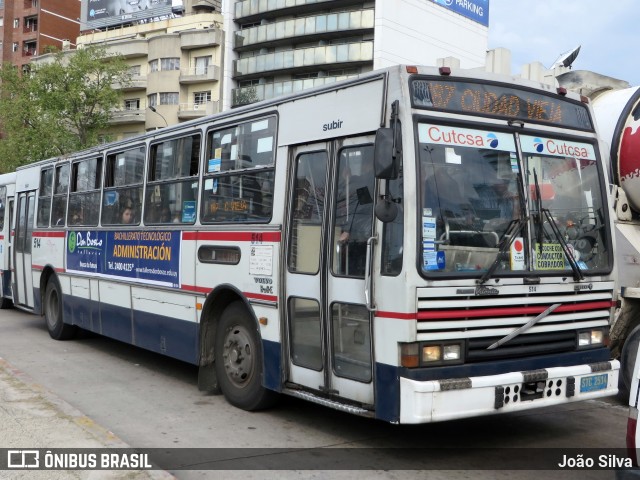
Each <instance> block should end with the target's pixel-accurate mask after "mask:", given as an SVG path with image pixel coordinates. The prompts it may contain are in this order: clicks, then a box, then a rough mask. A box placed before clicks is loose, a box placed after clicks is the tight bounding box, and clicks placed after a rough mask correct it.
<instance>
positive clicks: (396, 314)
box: [375, 311, 417, 320]
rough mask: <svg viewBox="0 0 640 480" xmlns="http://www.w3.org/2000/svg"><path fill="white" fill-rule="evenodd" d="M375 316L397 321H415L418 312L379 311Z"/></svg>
mask: <svg viewBox="0 0 640 480" xmlns="http://www.w3.org/2000/svg"><path fill="white" fill-rule="evenodd" d="M375 316H376V317H379V318H395V319H396V320H415V319H416V318H417V314H416V312H412V313H400V312H383V311H377V312H376V313H375Z"/></svg>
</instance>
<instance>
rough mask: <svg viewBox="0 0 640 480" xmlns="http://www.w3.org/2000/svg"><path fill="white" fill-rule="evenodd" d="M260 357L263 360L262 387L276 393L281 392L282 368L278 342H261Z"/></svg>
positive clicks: (280, 349) (280, 350)
mask: <svg viewBox="0 0 640 480" xmlns="http://www.w3.org/2000/svg"><path fill="white" fill-rule="evenodd" d="M262 356H263V358H264V375H263V378H262V383H263V385H264V386H265V387H266V388H268V389H270V390H276V391H278V392H280V391H282V381H281V375H280V368H281V366H282V364H281V360H282V347H281V345H280V344H279V343H278V342H272V341H271V340H263V341H262Z"/></svg>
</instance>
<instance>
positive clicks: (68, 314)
mask: <svg viewBox="0 0 640 480" xmlns="http://www.w3.org/2000/svg"><path fill="white" fill-rule="evenodd" d="M63 308H64V318H65V320H66V321H67V323H73V324H74V325H78V326H79V327H81V328H83V329H86V330H90V331H93V332H95V333H98V334H100V335H104V336H106V337H110V338H113V339H115V340H120V341H122V342H125V343H129V344H131V345H135V346H137V347H141V348H144V349H146V350H151V351H152V352H156V353H160V354H163V355H167V356H169V357H172V358H176V359H178V360H182V361H184V362H189V363H191V364H194V365H197V364H198V360H197V359H198V324H196V323H194V322H186V321H183V320H176V319H175V318H172V317H166V316H163V315H158V314H152V313H147V312H142V311H139V310H131V309H130V308H124V307H119V306H117V305H109V304H106V303H102V304H100V303H98V302H95V301H91V300H87V299H84V298H79V297H73V296H71V295H65V296H64V297H63ZM134 339H135V341H134Z"/></svg>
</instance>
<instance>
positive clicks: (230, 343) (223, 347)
mask: <svg viewBox="0 0 640 480" xmlns="http://www.w3.org/2000/svg"><path fill="white" fill-rule="evenodd" d="M214 353H215V369H216V374H217V377H218V382H219V383H220V388H221V389H222V393H223V394H224V396H225V398H226V399H227V401H228V402H229V403H230V404H231V405H234V406H236V407H238V408H242V409H243V410H248V411H254V410H261V409H264V408H268V407H270V406H272V405H273V404H274V402H275V400H276V399H277V393H276V392H273V391H271V390H268V389H266V388H265V387H264V386H263V385H262V376H263V362H262V344H261V342H260V337H259V335H258V330H257V325H256V322H255V321H254V320H253V319H252V318H251V317H250V315H249V314H248V312H247V310H246V308H245V306H244V304H243V303H242V302H234V303H232V304H230V305H229V306H228V307H227V308H226V309H225V310H224V312H223V313H222V316H221V317H220V323H219V324H218V329H217V334H216V339H215V352H214Z"/></svg>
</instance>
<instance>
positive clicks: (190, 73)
mask: <svg viewBox="0 0 640 480" xmlns="http://www.w3.org/2000/svg"><path fill="white" fill-rule="evenodd" d="M219 81H220V67H218V66H217V65H209V66H208V67H192V68H190V69H188V70H180V83H182V84H192V83H211V82H219Z"/></svg>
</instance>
